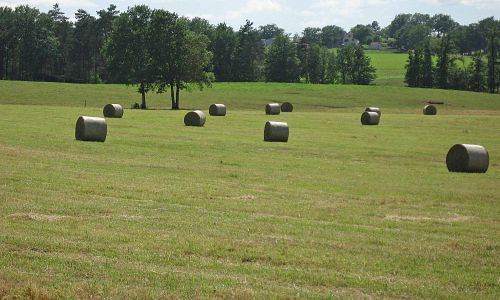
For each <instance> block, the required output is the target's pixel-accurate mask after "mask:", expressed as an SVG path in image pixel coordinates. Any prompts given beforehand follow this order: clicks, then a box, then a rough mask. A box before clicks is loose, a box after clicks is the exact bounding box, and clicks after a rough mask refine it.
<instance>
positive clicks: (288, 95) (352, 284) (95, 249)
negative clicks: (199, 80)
mask: <svg viewBox="0 0 500 300" xmlns="http://www.w3.org/2000/svg"><path fill="white" fill-rule="evenodd" d="M0 90H1V91H2V93H1V94H0V109H1V111H2V114H1V117H0V128H2V129H1V130H0V201H1V206H0V298H1V297H2V296H7V297H11V296H20V297H27V298H29V297H33V298H37V297H38V298H67V297H69V298H90V297H93V298H124V297H127V298H178V297H184V298H185V297H190V298H193V297H196V298H212V297H225V298H269V297H271V298H274V297H279V298H292V297H303V298H329V297H341V298H370V297H373V298H433V299H442V298H458V299H471V298H476V299H479V298H480V299H498V298H499V297H500V286H499V278H500V277H499V276H500V273H499V268H500V255H499V251H500V242H499V241H500V226H499V225H500V224H499V222H498V216H499V214H500V206H499V205H498V203H499V201H500V196H499V195H498V183H499V182H500V181H499V179H500V171H499V170H500V169H499V167H500V164H499V161H500V140H499V139H498V132H499V131H500V125H499V124H500V96H499V95H486V94H476V93H466V92H452V91H440V90H424V89H409V88H400V87H378V86H372V87H354V86H313V85H285V84H263V83H256V84H249V83H247V84H216V85H215V86H214V88H212V89H207V90H205V91H203V92H194V93H191V94H188V93H184V94H183V100H182V101H183V102H182V103H181V104H182V106H183V107H185V108H202V109H204V110H205V111H206V110H207V108H208V105H209V104H210V103H213V102H226V103H228V115H227V116H226V117H223V118H220V117H219V118H215V117H208V118H207V123H206V126H205V127H204V128H193V127H185V126H183V123H182V119H183V116H184V114H185V111H170V110H165V109H156V110H149V111H141V110H130V109H128V110H126V111H125V115H124V118H123V119H108V120H107V122H108V138H107V140H106V142H105V143H91V142H78V141H75V140H74V125H75V122H76V119H77V117H78V116H80V115H92V116H100V115H102V106H103V105H104V104H105V103H108V102H121V103H124V104H128V103H131V101H136V100H135V99H136V98H137V95H136V94H135V92H134V90H133V89H127V88H125V87H121V86H114V85H99V86H94V85H69V84H50V83H25V82H5V81H0ZM85 99H87V107H85V108H84V107H83V103H82V102H83V101H82V100H85ZM150 99H151V101H150V103H151V105H152V106H153V107H155V108H165V107H167V104H168V102H167V101H166V96H165V95H154V96H152V97H151V98H150ZM285 99H287V100H290V101H292V102H293V103H294V104H296V105H295V107H296V111H295V112H293V113H289V114H282V115H279V116H265V115H264V113H263V110H264V107H263V104H264V103H266V102H267V101H271V100H275V101H283V100H285ZM424 99H433V100H441V99H444V100H445V101H446V102H447V105H445V106H439V107H438V113H439V114H438V115H437V116H423V115H422V113H421V108H422V105H423V103H422V101H423V100H424ZM120 100H122V101H120ZM367 104H369V105H373V106H375V105H377V106H380V107H381V108H382V110H383V113H382V118H381V124H380V125H379V126H365V127H363V126H361V125H360V122H359V117H360V110H361V108H362V107H363V106H365V105H367ZM338 107H341V108H338ZM267 120H277V121H286V122H288V124H289V126H290V140H289V142H288V143H265V142H263V141H262V140H263V127H264V123H265V121H267ZM455 143H477V144H482V145H484V146H485V147H486V148H487V149H488V150H489V152H490V169H489V170H488V172H487V173H486V174H460V173H449V172H448V171H447V169H446V165H445V163H444V158H445V156H446V152H447V151H448V149H449V148H450V147H451V146H452V145H453V144H455Z"/></svg>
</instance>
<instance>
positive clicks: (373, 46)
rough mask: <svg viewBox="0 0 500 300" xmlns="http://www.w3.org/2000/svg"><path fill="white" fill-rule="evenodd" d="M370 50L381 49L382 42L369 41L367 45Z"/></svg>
mask: <svg viewBox="0 0 500 300" xmlns="http://www.w3.org/2000/svg"><path fill="white" fill-rule="evenodd" d="M368 48H369V49H370V50H380V49H382V43H380V42H371V43H370V45H369V46H368Z"/></svg>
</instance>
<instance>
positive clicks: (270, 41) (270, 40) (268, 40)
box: [262, 38, 274, 47]
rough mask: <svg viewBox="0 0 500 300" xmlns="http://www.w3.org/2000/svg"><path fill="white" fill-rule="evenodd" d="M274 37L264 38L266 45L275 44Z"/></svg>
mask: <svg viewBox="0 0 500 300" xmlns="http://www.w3.org/2000/svg"><path fill="white" fill-rule="evenodd" d="M273 42H274V38H270V39H262V44H264V46H265V47H269V46H271V45H272V44H273Z"/></svg>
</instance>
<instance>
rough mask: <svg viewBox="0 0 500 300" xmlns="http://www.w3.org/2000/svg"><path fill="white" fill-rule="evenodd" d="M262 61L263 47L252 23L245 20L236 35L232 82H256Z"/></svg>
mask: <svg viewBox="0 0 500 300" xmlns="http://www.w3.org/2000/svg"><path fill="white" fill-rule="evenodd" d="M263 60H264V45H263V44H262V41H261V39H260V35H259V32H258V31H257V30H256V29H254V28H253V23H252V22H250V21H249V20H247V21H246V24H245V25H243V26H242V27H241V28H240V30H239V31H238V34H237V45H236V51H235V56H234V62H235V63H234V65H233V80H234V81H243V82H252V81H258V80H259V78H260V72H261V68H260V66H261V63H262V61H263Z"/></svg>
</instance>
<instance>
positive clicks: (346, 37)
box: [342, 32, 359, 47]
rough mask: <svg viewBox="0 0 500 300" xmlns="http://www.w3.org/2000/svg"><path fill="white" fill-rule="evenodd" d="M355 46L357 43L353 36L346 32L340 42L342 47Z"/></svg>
mask: <svg viewBox="0 0 500 300" xmlns="http://www.w3.org/2000/svg"><path fill="white" fill-rule="evenodd" d="M357 44H359V41H358V40H357V39H355V38H354V34H353V33H352V32H348V33H346V34H345V35H344V39H343V40H342V46H343V47H347V46H351V45H357Z"/></svg>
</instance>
